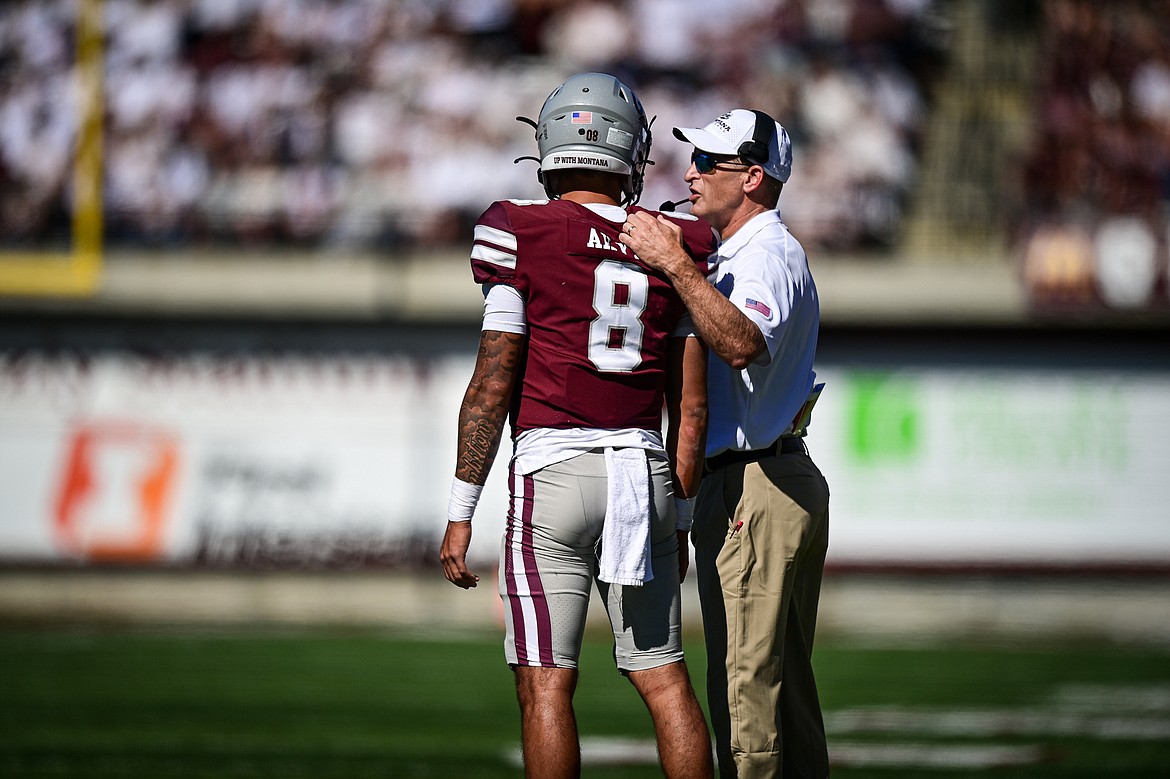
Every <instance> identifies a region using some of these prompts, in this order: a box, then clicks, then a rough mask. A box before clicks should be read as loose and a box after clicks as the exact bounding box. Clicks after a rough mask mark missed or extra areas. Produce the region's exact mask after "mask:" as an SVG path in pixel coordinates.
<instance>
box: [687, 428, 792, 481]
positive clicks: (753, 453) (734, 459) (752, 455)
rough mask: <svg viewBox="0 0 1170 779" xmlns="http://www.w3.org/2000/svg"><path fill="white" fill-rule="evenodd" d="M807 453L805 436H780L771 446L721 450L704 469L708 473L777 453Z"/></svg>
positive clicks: (709, 458)
mask: <svg viewBox="0 0 1170 779" xmlns="http://www.w3.org/2000/svg"><path fill="white" fill-rule="evenodd" d="M807 453H808V450H807V449H806V448H805V446H804V439H803V438H800V437H798V436H791V437H788V438H778V439H776V440H775V441H774V442H773V443H772V445H771V446H765V447H764V448H763V449H747V450H743V449H728V450H727V451H726V452H720V453H719V454H717V455H715V456H714V457H708V458H707V461H706V462H705V463H704V465H703V470H704V472H706V473H711V472H712V471H717V470H719V469H720V468H726V467H727V466H729V465H736V464H737V463H754V462H755V461H757V460H763V459H764V458H765V457H774V456H775V455H777V454H807Z"/></svg>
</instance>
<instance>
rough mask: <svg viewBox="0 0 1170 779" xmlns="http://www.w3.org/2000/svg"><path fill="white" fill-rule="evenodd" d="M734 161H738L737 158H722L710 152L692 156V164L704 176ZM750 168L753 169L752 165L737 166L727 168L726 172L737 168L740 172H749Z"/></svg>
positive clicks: (697, 152) (701, 152)
mask: <svg viewBox="0 0 1170 779" xmlns="http://www.w3.org/2000/svg"><path fill="white" fill-rule="evenodd" d="M734 159H736V158H735V157H721V156H719V155H717V154H711V153H710V152H706V151H696V152H694V153H693V154H692V155H691V162H692V163H694V166H695V170H697V171H699V173H704V174H706V173H710V172H711V171H713V170H715V169H716V168H717V167H719V166H720V165H727V164H728V163H730V162H731V160H734ZM750 167H751V165H741V164H736V165H733V166H732V167H730V168H725V170H735V169H736V168H738V169H739V170H747V169H748V168H750Z"/></svg>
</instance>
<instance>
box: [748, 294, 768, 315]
mask: <svg viewBox="0 0 1170 779" xmlns="http://www.w3.org/2000/svg"><path fill="white" fill-rule="evenodd" d="M743 307H744V308H750V309H751V310H752V311H759V312H760V313H761V314H763V315H764V316H772V309H770V308H768V306H767V304H766V303H761V302H760V301H758V300H752V299H751V298H748V299H747V300H745V301H744V302H743Z"/></svg>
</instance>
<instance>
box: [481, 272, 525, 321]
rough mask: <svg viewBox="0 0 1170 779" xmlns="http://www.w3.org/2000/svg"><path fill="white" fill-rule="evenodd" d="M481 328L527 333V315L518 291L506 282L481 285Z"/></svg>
mask: <svg viewBox="0 0 1170 779" xmlns="http://www.w3.org/2000/svg"><path fill="white" fill-rule="evenodd" d="M482 329H483V330H499V331H500V332H503V333H527V332H528V315H527V311H526V310H525V306H524V298H523V297H521V296H520V292H519V291H518V290H517V289H516V288H515V287H511V286H509V285H507V284H484V285H483V328H482Z"/></svg>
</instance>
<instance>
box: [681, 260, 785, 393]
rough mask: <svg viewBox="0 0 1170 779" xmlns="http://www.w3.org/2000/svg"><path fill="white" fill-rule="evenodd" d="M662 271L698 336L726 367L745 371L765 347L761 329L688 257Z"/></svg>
mask: <svg viewBox="0 0 1170 779" xmlns="http://www.w3.org/2000/svg"><path fill="white" fill-rule="evenodd" d="M665 272H666V275H667V276H668V277H669V278H670V282H671V284H673V285H674V288H675V290H676V291H677V292H678V294H679V297H680V298H682V301H683V303H685V304H686V307H687V310H688V311H689V312H690V314H691V320H692V321H693V322H694V324H695V330H696V331H697V332H698V334H699V336H700V337H701V338H702V339H703V341H705V342H706V344H707V346H708V347H709V348H710V349H711V351H713V352H715V354H717V355H718V356H719V358H720V359H722V360H723V361H724V362H726V363H727V364H728V365H730V366H731V367H733V368H735V369H737V370H740V369H743V368H746V367H747V366H749V365H751V364H752V361H754V360H755V359H756V357H758V356H759V355H760V354H761V353H762V352H763V351H764V349H765V348H767V344H765V343H764V336H763V334H762V333H761V332H760V328H758V327H756V325H755V323H754V322H752V320H750V319H748V317H747V315H746V314H744V313H743V312H742V311H740V310H739V309H738V308H736V306H735V304H734V303H732V302H731V301H730V300H728V299H727V298H725V297H724V296H723V293H722V292H720V291H719V290H717V289H715V287H713V286H711V283H710V282H709V281H707V278H706V276H704V275H703V274H702V273H700V272H699V269H698V268H697V267H696V266H695V264H694V263H693V262H691V261H690V259H689V258H687V262H685V263H684V262H674V263H671V264H670V265H669V266H668V267H666V268H665Z"/></svg>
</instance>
